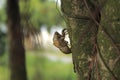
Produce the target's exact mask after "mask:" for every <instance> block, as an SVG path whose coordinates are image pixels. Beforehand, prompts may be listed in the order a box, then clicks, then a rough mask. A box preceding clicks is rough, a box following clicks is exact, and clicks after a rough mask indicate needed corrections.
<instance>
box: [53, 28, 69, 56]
mask: <svg viewBox="0 0 120 80" xmlns="http://www.w3.org/2000/svg"><path fill="white" fill-rule="evenodd" d="M66 30H67V29H63V30H62V34H60V33H58V32H57V31H56V32H55V33H54V37H53V45H54V46H56V47H57V48H59V49H60V51H62V52H63V53H65V54H70V53H71V48H70V47H69V46H68V41H66V40H65V35H66V32H65V31H66Z"/></svg>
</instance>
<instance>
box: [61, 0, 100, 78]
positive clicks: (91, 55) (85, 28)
mask: <svg viewBox="0 0 120 80" xmlns="http://www.w3.org/2000/svg"><path fill="white" fill-rule="evenodd" d="M96 3H97V0H96ZM97 5H99V3H98V4H97ZM88 6H89V8H88ZM61 9H62V12H63V14H64V16H65V18H66V21H67V26H68V31H69V35H70V41H71V49H72V56H73V64H74V70H75V72H76V73H77V74H78V78H79V79H80V80H98V78H99V76H100V75H99V74H96V73H95V72H94V71H96V70H97V69H98V67H97V66H96V65H97V63H96V61H97V47H96V43H97V33H98V25H97V24H96V23H99V22H100V9H99V8H98V6H96V5H95V4H94V3H92V2H91V1H88V0H61ZM91 11H92V12H91ZM91 14H92V15H91Z"/></svg>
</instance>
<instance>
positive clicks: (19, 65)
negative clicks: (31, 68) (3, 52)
mask: <svg viewBox="0 0 120 80" xmlns="http://www.w3.org/2000/svg"><path fill="white" fill-rule="evenodd" d="M18 3H19V0H7V16H8V20H7V21H8V36H9V64H10V72H11V74H10V80H27V76H26V68H25V49H24V45H23V33H22V27H21V25H20V13H19V4H18Z"/></svg>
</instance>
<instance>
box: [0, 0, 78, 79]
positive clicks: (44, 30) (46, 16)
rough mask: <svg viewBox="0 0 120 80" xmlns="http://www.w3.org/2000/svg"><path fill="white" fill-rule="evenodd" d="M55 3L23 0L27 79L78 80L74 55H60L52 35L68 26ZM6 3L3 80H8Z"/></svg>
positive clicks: (0, 8) (0, 41)
mask: <svg viewBox="0 0 120 80" xmlns="http://www.w3.org/2000/svg"><path fill="white" fill-rule="evenodd" d="M59 5H60V2H59V1H58V3H57V5H56V1H55V0H26V2H25V0H20V3H19V6H20V11H21V20H22V21H21V22H22V24H23V26H24V29H25V30H26V29H28V30H26V31H28V32H29V30H30V29H31V28H32V29H35V30H36V31H37V32H38V34H37V35H36V37H35V36H32V35H29V36H28V34H25V49H26V66H27V75H28V80H76V76H75V73H74V70H73V64H72V58H71V55H65V54H63V53H61V52H60V51H59V50H58V49H57V48H56V47H54V46H53V44H52V37H53V33H54V32H55V31H56V30H57V31H58V32H60V31H61V29H62V28H63V27H65V23H64V20H63V17H61V14H60V12H59V10H60V9H59ZM6 22H7V21H6V0H0V80H9V76H10V72H9V63H8V62H9V58H8V56H9V52H8V39H7V37H8V36H7V27H6Z"/></svg>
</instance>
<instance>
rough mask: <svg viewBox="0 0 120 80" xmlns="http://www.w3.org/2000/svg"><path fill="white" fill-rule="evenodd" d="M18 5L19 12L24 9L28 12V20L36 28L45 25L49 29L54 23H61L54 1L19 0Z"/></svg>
mask: <svg viewBox="0 0 120 80" xmlns="http://www.w3.org/2000/svg"><path fill="white" fill-rule="evenodd" d="M25 6H26V9H25ZM20 7H21V13H23V12H24V11H25V10H26V11H27V12H28V13H29V17H30V20H29V21H31V23H32V24H33V25H35V26H34V27H36V28H40V27H41V26H42V25H45V26H47V28H48V29H50V28H51V27H52V26H54V25H61V23H63V21H62V17H61V16H60V13H58V11H57V8H56V3H54V2H53V1H47V0H46V1H43V0H28V2H26V3H25V2H24V1H21V3H20Z"/></svg>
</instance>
